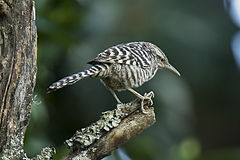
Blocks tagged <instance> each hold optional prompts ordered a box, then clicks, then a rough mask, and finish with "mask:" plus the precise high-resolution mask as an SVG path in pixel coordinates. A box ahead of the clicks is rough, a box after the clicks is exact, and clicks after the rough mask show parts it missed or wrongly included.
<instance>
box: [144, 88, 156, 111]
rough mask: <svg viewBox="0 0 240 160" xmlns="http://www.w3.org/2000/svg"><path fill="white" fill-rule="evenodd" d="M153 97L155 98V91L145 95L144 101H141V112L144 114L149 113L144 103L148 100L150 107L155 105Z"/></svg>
mask: <svg viewBox="0 0 240 160" xmlns="http://www.w3.org/2000/svg"><path fill="white" fill-rule="evenodd" d="M153 97H154V93H153V91H151V92H149V93H145V94H144V96H143V98H142V101H141V111H142V113H144V114H147V113H148V112H147V111H146V110H145V108H144V101H145V100H146V101H147V103H148V102H150V105H153V100H152V98H153Z"/></svg>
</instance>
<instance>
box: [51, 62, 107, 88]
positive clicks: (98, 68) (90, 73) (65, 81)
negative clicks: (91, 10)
mask: <svg viewBox="0 0 240 160" xmlns="http://www.w3.org/2000/svg"><path fill="white" fill-rule="evenodd" d="M107 68H108V66H105V65H94V66H92V67H91V68H90V69H87V70H85V71H82V72H78V73H75V74H73V75H71V76H67V77H64V78H62V79H60V80H59V81H57V82H55V83H53V84H52V85H50V86H49V87H48V89H47V93H50V92H53V91H56V90H58V89H60V88H62V87H65V86H67V85H72V84H74V83H76V82H77V81H79V80H81V79H83V78H85V77H95V76H97V75H99V74H102V73H103V71H105V70H106V69H107Z"/></svg>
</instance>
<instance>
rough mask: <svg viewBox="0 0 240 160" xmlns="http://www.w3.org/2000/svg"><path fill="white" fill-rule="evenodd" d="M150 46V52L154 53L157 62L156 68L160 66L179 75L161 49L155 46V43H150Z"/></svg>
mask: <svg viewBox="0 0 240 160" xmlns="http://www.w3.org/2000/svg"><path fill="white" fill-rule="evenodd" d="M150 46H151V50H152V52H154V53H155V55H156V58H157V62H158V68H159V69H162V68H167V69H169V70H171V71H173V72H174V73H176V74H177V75H178V76H180V73H179V72H178V71H177V69H176V68H174V67H173V66H172V65H171V64H170V63H169V62H168V59H167V57H166V55H165V54H164V53H163V51H162V50H161V49H160V48H159V47H157V46H156V45H154V44H152V43H150Z"/></svg>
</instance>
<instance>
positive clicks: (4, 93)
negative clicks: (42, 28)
mask: <svg viewBox="0 0 240 160" xmlns="http://www.w3.org/2000/svg"><path fill="white" fill-rule="evenodd" d="M36 61H37V30H36V26H35V7H34V1H32V0H14V1H13V0H0V107H1V108H0V137H1V138H0V159H14V160H18V159H23V157H25V153H24V151H23V139H24V134H25V131H26V128H27V125H28V123H29V120H30V114H31V103H32V95H33V89H34V86H35V82H36V72H37V66H36Z"/></svg>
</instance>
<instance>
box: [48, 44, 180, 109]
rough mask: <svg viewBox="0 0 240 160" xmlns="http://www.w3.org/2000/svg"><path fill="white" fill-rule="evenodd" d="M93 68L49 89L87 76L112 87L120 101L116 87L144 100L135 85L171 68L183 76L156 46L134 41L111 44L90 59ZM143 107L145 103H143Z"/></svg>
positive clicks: (54, 88)
mask: <svg viewBox="0 0 240 160" xmlns="http://www.w3.org/2000/svg"><path fill="white" fill-rule="evenodd" d="M88 63H89V64H91V65H92V67H91V68H90V69H88V70H85V71H83V72H79V73H76V74H73V75H71V76H68V77H65V78H63V79H61V80H59V81H57V82H55V83H53V84H52V85H51V86H49V88H48V91H49V92H51V91H54V90H57V89H60V88H62V87H64V86H66V85H70V84H73V83H75V82H77V81H78V80H80V79H82V78H85V77H96V78H99V79H100V80H101V82H103V84H104V85H105V86H106V87H107V88H108V89H109V90H110V92H111V93H112V94H113V96H114V97H115V99H116V100H117V102H118V103H121V101H120V100H119V99H118V97H117V96H116V94H115V92H114V90H125V89H127V90H129V91H131V92H133V93H134V94H135V95H136V96H138V97H139V98H141V99H142V102H143V101H144V100H145V99H149V98H148V97H144V96H142V95H140V94H139V93H137V92H136V91H134V90H133V89H132V88H136V87H139V86H141V85H142V84H143V83H144V82H147V81H149V80H150V79H151V78H153V77H154V75H155V74H156V72H157V70H158V69H162V68H168V69H170V70H172V71H174V72H175V73H176V74H178V75H180V74H179V72H178V71H177V70H176V69H175V68H174V67H172V66H171V65H170V64H169V62H168V59H167V57H166V56H165V54H164V53H163V52H162V50H161V49H160V48H158V47H157V46H156V45H154V44H152V43H149V42H131V43H126V44H120V45H116V46H113V47H110V48H108V49H106V50H104V51H103V52H102V53H100V54H98V56H97V57H96V58H94V59H93V60H92V61H90V62H88ZM141 108H142V110H143V111H144V109H143V103H142V107H141Z"/></svg>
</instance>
